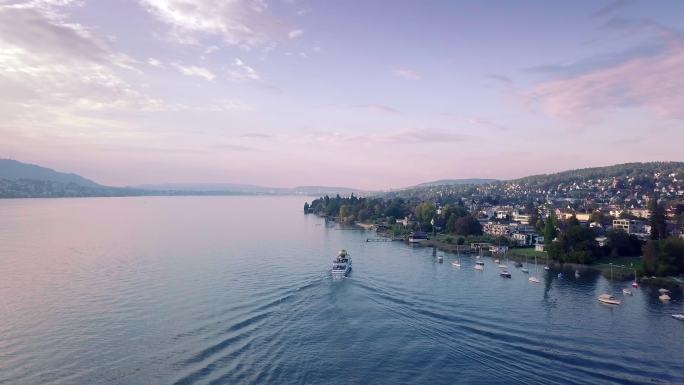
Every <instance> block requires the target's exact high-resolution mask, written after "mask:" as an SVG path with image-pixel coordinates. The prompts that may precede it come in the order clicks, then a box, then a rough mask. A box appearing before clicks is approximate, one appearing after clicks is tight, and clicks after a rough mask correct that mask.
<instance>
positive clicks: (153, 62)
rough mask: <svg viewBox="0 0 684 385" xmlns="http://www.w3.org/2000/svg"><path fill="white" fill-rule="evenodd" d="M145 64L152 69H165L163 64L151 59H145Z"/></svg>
mask: <svg viewBox="0 0 684 385" xmlns="http://www.w3.org/2000/svg"><path fill="white" fill-rule="evenodd" d="M147 64H149V65H150V66H152V67H157V68H166V66H164V64H163V63H162V62H161V61H159V60H157V59H155V58H152V57H151V58H149V59H147Z"/></svg>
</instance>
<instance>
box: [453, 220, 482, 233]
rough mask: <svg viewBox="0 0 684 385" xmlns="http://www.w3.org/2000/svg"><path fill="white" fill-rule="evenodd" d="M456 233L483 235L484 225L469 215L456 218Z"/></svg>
mask: <svg viewBox="0 0 684 385" xmlns="http://www.w3.org/2000/svg"><path fill="white" fill-rule="evenodd" d="M454 233H456V234H459V235H482V225H480V222H479V221H478V220H477V219H475V218H473V217H472V216H470V215H468V216H465V217H461V218H458V219H457V220H456V223H455V224H454Z"/></svg>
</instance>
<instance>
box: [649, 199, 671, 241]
mask: <svg viewBox="0 0 684 385" xmlns="http://www.w3.org/2000/svg"><path fill="white" fill-rule="evenodd" d="M649 209H650V210H651V216H650V218H649V224H650V225H651V239H665V238H667V223H666V222H665V208H664V207H663V205H661V204H659V203H658V198H657V197H653V199H651V202H649Z"/></svg>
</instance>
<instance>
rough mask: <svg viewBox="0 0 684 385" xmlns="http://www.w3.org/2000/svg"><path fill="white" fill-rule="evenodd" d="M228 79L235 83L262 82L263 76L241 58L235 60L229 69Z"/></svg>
mask: <svg viewBox="0 0 684 385" xmlns="http://www.w3.org/2000/svg"><path fill="white" fill-rule="evenodd" d="M228 78H229V79H230V80H234V81H242V80H260V79H261V76H260V75H259V73H257V71H256V70H255V69H254V68H252V67H250V66H248V65H247V64H245V63H244V62H243V61H242V60H241V59H240V58H237V59H235V60H233V63H232V64H231V65H230V68H229V69H228Z"/></svg>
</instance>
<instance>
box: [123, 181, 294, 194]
mask: <svg viewBox="0 0 684 385" xmlns="http://www.w3.org/2000/svg"><path fill="white" fill-rule="evenodd" d="M132 188H136V189H141V190H147V191H178V192H205V193H206V192H228V191H229V192H233V193H244V194H277V193H280V190H283V189H278V188H271V187H264V186H256V185H250V184H237V183H161V184H144V185H139V186H132Z"/></svg>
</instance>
